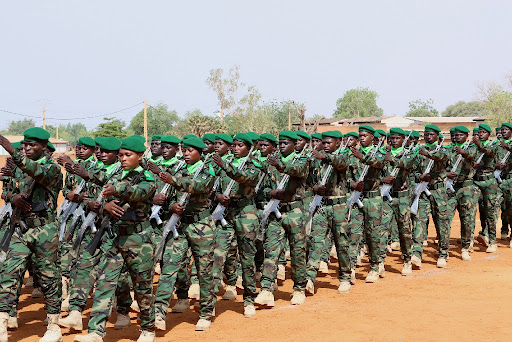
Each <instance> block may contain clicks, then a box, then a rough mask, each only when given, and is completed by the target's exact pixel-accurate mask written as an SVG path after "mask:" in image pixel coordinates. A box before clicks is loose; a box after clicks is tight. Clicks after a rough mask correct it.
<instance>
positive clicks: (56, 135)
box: [55, 124, 59, 139]
mask: <svg viewBox="0 0 512 342" xmlns="http://www.w3.org/2000/svg"><path fill="white" fill-rule="evenodd" d="M55 138H56V139H59V124H57V132H56V133H55Z"/></svg>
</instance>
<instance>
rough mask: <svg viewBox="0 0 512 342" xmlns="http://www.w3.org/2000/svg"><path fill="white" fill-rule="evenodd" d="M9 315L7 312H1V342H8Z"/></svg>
mask: <svg viewBox="0 0 512 342" xmlns="http://www.w3.org/2000/svg"><path fill="white" fill-rule="evenodd" d="M8 320H9V314H8V313H7V312H0V342H7V321H8Z"/></svg>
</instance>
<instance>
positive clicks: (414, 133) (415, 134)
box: [411, 130, 420, 139]
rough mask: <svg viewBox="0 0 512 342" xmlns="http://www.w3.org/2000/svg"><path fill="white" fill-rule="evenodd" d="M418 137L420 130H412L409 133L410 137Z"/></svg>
mask: <svg viewBox="0 0 512 342" xmlns="http://www.w3.org/2000/svg"><path fill="white" fill-rule="evenodd" d="M419 137H420V132H418V131H414V130H413V131H412V133H411V138H418V139H419Z"/></svg>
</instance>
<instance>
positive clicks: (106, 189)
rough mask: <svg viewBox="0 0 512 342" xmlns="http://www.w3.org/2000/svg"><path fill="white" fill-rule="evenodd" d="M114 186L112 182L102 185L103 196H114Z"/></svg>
mask: <svg viewBox="0 0 512 342" xmlns="http://www.w3.org/2000/svg"><path fill="white" fill-rule="evenodd" d="M114 190H115V188H114V186H113V185H112V184H105V185H103V197H104V198H107V197H110V196H114V193H115V191H114Z"/></svg>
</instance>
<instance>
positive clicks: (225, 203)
mask: <svg viewBox="0 0 512 342" xmlns="http://www.w3.org/2000/svg"><path fill="white" fill-rule="evenodd" d="M229 200H230V198H229V196H228V195H224V194H218V195H217V201H218V202H219V203H220V204H222V205H223V206H225V207H227V206H229Z"/></svg>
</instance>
